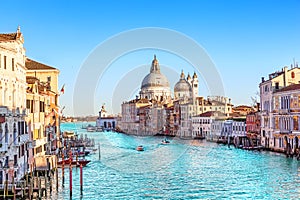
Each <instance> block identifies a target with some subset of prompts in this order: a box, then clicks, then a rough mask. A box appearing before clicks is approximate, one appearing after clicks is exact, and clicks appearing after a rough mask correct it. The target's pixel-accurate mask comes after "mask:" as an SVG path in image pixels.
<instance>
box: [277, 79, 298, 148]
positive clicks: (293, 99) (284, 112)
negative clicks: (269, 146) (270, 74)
mask: <svg viewBox="0 0 300 200" xmlns="http://www.w3.org/2000/svg"><path fill="white" fill-rule="evenodd" d="M272 102H273V108H274V109H273V110H272V125H273V127H272V128H273V129H274V132H273V138H272V140H273V149H274V150H276V151H281V152H286V153H288V154H294V153H296V151H297V149H298V150H299V147H300V145H299V139H300V84H293V85H289V86H287V87H284V88H281V89H279V90H277V91H276V92H274V93H273V101H272Z"/></svg>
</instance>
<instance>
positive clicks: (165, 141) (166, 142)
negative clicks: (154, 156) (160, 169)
mask: <svg viewBox="0 0 300 200" xmlns="http://www.w3.org/2000/svg"><path fill="white" fill-rule="evenodd" d="M161 144H170V141H169V140H167V138H165V139H163V140H162V141H161Z"/></svg>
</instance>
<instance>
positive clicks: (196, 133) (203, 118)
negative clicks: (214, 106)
mask: <svg viewBox="0 0 300 200" xmlns="http://www.w3.org/2000/svg"><path fill="white" fill-rule="evenodd" d="M222 117H224V118H226V115H225V114H223V113H221V112H219V111H208V112H205V113H202V114H199V115H195V116H192V137H193V138H207V137H209V135H210V133H211V124H212V121H213V120H214V119H216V118H218V119H221V118H222Z"/></svg>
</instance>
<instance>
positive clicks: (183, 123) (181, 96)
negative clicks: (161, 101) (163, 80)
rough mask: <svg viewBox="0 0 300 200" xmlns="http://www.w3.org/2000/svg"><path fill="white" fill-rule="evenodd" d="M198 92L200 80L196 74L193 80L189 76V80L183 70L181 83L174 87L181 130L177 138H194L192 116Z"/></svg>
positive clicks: (175, 103) (175, 104)
mask: <svg viewBox="0 0 300 200" xmlns="http://www.w3.org/2000/svg"><path fill="white" fill-rule="evenodd" d="M196 90H198V79H197V76H196V75H195V74H194V76H193V79H191V77H190V75H189V74H188V77H187V79H185V75H184V72H183V70H182V71H181V74H180V79H179V81H178V82H177V83H176V84H175V87H174V97H175V99H174V100H175V101H174V107H176V108H177V109H178V110H179V111H180V112H179V119H178V121H179V123H180V126H179V129H178V131H177V133H176V136H178V137H182V138H192V116H194V115H195V95H197V94H198V92H196Z"/></svg>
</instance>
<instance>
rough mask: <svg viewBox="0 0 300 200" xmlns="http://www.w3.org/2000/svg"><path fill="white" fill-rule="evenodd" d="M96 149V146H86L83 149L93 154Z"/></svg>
mask: <svg viewBox="0 0 300 200" xmlns="http://www.w3.org/2000/svg"><path fill="white" fill-rule="evenodd" d="M97 150H98V149H97V148H93V147H87V148H86V149H85V152H89V154H94V153H96V151H97Z"/></svg>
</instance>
